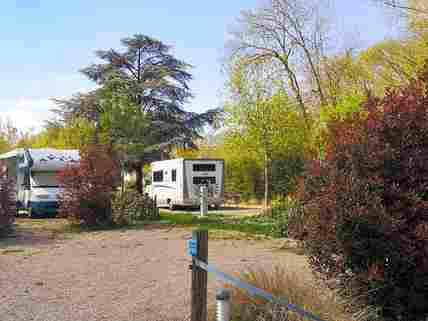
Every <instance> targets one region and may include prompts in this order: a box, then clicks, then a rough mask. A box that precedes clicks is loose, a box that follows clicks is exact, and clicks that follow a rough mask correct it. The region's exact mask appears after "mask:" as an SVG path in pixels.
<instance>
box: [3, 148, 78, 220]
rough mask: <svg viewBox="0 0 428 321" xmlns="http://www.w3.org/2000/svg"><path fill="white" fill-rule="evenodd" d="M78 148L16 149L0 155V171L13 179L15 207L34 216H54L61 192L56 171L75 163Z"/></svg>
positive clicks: (76, 162) (76, 161)
mask: <svg viewBox="0 0 428 321" xmlns="http://www.w3.org/2000/svg"><path fill="white" fill-rule="evenodd" d="M79 161H80V156H79V151H78V150H58V149H52V148H42V149H16V150H13V151H11V152H9V153H6V154H2V155H0V162H1V164H2V170H3V173H4V174H6V175H7V177H8V178H9V179H11V180H12V181H13V182H14V185H15V188H16V203H17V208H18V210H26V212H27V213H28V214H29V215H30V216H33V217H44V216H55V214H56V211H57V209H58V196H59V195H60V193H61V189H60V188H59V183H58V179H57V174H58V172H59V171H61V170H63V169H64V168H65V167H66V166H69V165H73V164H78V162H79Z"/></svg>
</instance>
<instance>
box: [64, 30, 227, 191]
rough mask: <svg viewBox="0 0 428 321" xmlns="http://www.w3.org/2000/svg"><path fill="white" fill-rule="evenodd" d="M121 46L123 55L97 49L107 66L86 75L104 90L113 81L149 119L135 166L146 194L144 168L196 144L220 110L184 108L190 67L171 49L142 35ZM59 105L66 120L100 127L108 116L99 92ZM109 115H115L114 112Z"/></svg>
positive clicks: (93, 67)
mask: <svg viewBox="0 0 428 321" xmlns="http://www.w3.org/2000/svg"><path fill="white" fill-rule="evenodd" d="M122 44H123V46H124V47H125V51H123V52H119V51H117V50H114V49H110V50H106V51H105V50H100V51H97V52H96V54H97V57H98V58H99V59H101V60H102V61H103V63H101V64H94V65H91V66H89V67H87V68H85V69H83V70H82V72H83V73H84V74H85V75H86V76H88V77H89V78H90V79H92V80H94V81H95V82H97V84H99V85H100V86H101V87H104V86H106V84H108V83H109V82H110V81H112V79H113V80H114V82H115V90H116V89H117V88H120V94H119V95H120V96H121V99H123V95H124V93H125V95H126V96H127V98H128V99H129V102H130V103H132V104H133V105H134V106H135V107H136V108H137V109H138V110H139V112H141V113H142V114H143V115H144V117H145V119H146V120H147V123H148V128H147V131H146V135H145V136H144V137H141V140H143V141H144V144H145V149H144V153H143V154H140V155H139V157H138V160H137V161H136V166H135V169H136V172H137V189H138V190H139V191H140V192H142V174H143V172H142V168H143V164H144V163H145V162H147V161H149V160H151V159H153V158H159V157H161V152H162V151H165V150H168V149H169V148H170V147H171V146H173V145H177V144H181V145H183V146H187V147H189V146H190V147H191V146H194V145H193V141H194V139H196V138H199V137H200V130H201V129H202V128H203V127H204V126H205V125H206V124H209V123H213V122H214V121H215V120H216V117H217V116H218V115H219V114H220V111H219V110H217V109H213V110H209V111H207V112H205V113H203V114H197V113H192V112H187V111H185V110H184V109H183V104H184V103H185V102H187V101H188V100H189V99H190V98H191V97H192V95H191V92H190V89H189V86H188V82H189V80H190V79H191V74H190V73H189V72H188V70H189V68H190V65H188V64H186V63H185V62H183V61H181V60H178V59H176V58H175V57H174V56H173V55H172V54H171V53H170V50H171V48H170V47H169V46H167V45H165V44H164V43H162V42H161V41H159V40H157V39H154V38H151V37H148V36H144V35H135V36H133V37H131V38H125V39H123V40H122ZM101 96H102V95H101ZM58 103H59V107H60V108H59V109H60V113H61V114H62V115H63V116H64V117H65V118H66V117H67V116H71V117H75V116H76V115H81V116H84V117H87V118H88V119H92V120H95V121H96V124H98V126H100V121H101V117H102V116H101V115H102V114H103V113H105V112H106V110H105V109H104V108H105V104H103V103H102V102H101V101H100V95H99V94H98V93H91V94H90V95H86V96H85V95H77V96H76V97H74V98H73V99H71V100H69V101H58ZM108 111H109V112H112V109H111V108H110V109H108ZM128 112H129V110H128ZM116 116H117V114H116ZM109 117H110V116H109ZM116 129H117V128H116Z"/></svg>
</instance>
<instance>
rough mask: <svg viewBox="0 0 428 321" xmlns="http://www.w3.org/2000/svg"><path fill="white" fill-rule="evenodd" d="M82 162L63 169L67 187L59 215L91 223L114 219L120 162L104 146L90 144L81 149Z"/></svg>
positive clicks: (102, 222) (98, 223)
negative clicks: (112, 202)
mask: <svg viewBox="0 0 428 321" xmlns="http://www.w3.org/2000/svg"><path fill="white" fill-rule="evenodd" d="M80 154H81V155H80V157H81V158H80V162H79V164H78V165H75V166H69V167H67V168H66V169H65V170H63V171H62V172H60V173H59V175H58V179H59V181H60V184H61V187H62V188H63V189H64V190H63V193H62V195H61V198H60V207H59V210H58V212H59V216H62V217H67V218H69V219H70V220H73V221H75V222H77V223H83V224H85V225H87V226H100V225H106V224H109V223H111V216H112V206H111V200H112V195H113V192H114V190H115V186H116V185H117V177H118V174H119V166H118V163H117V162H116V160H115V158H114V157H113V156H112V154H111V153H110V152H109V151H108V149H107V148H106V147H104V146H95V145H92V146H89V147H87V148H86V149H85V150H83V151H81V153H80Z"/></svg>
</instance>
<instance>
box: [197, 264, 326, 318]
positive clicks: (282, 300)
mask: <svg viewBox="0 0 428 321" xmlns="http://www.w3.org/2000/svg"><path fill="white" fill-rule="evenodd" d="M193 262H194V264H195V265H196V266H198V267H200V268H201V269H203V270H205V271H207V272H210V273H214V274H215V275H216V276H217V278H219V279H221V280H223V281H224V282H227V283H229V284H232V285H234V286H236V287H237V288H240V289H243V290H246V291H247V292H248V293H250V294H251V295H253V296H258V297H261V298H264V299H266V300H268V301H270V302H273V303H279V304H281V305H285V306H286V307H287V308H288V309H289V310H291V311H293V312H296V313H298V314H300V315H301V316H304V317H307V318H309V319H311V320H315V321H325V320H323V319H321V318H320V317H318V316H316V315H315V314H312V313H311V312H308V311H306V310H304V309H303V308H301V307H299V306H297V305H295V304H292V303H289V302H288V300H287V299H286V298H280V299H279V298H276V297H275V296H274V295H273V294H271V293H269V292H266V291H265V290H262V289H259V288H257V287H255V286H254V285H251V284H249V283H245V282H242V281H241V280H239V279H237V278H234V277H232V276H230V275H227V274H226V273H223V272H221V271H219V270H217V268H216V267H215V266H214V265H211V264H207V263H205V262H202V261H200V260H198V259H197V258H195V257H193Z"/></svg>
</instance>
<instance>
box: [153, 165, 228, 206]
mask: <svg viewBox="0 0 428 321" xmlns="http://www.w3.org/2000/svg"><path fill="white" fill-rule="evenodd" d="M151 169H152V185H151V186H150V187H149V194H150V195H151V196H152V197H154V196H156V199H157V203H158V206H159V207H169V208H170V209H174V208H175V207H176V206H198V205H199V204H200V187H201V185H205V186H207V187H208V203H209V205H210V206H214V207H216V208H218V207H219V206H220V205H221V204H223V202H224V169H225V168H224V160H222V159H184V158H178V159H171V160H165V161H158V162H153V163H152V164H151Z"/></svg>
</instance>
